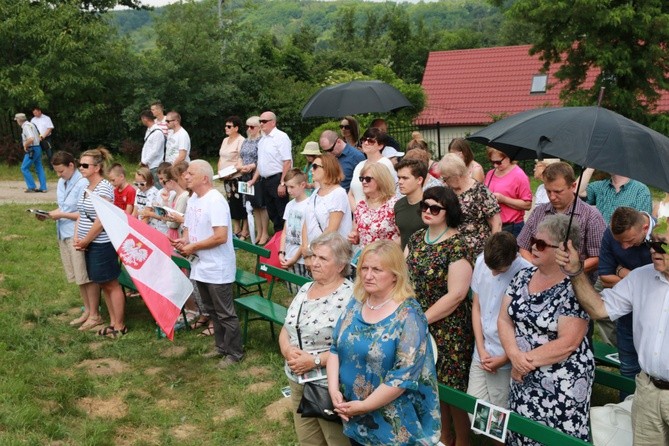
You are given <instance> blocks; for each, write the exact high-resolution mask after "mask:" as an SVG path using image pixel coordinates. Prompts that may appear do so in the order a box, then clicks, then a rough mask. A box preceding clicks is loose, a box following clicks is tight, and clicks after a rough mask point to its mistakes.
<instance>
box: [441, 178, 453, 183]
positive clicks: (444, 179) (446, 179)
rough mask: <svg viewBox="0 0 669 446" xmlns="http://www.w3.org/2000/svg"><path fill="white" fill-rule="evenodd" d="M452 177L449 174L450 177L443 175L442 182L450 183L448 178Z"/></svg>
mask: <svg viewBox="0 0 669 446" xmlns="http://www.w3.org/2000/svg"><path fill="white" fill-rule="evenodd" d="M450 179H451V177H450V176H448V177H444V176H442V177H441V182H442V183H444V184H446V183H448V180H450Z"/></svg>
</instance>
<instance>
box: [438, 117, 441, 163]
mask: <svg viewBox="0 0 669 446" xmlns="http://www.w3.org/2000/svg"><path fill="white" fill-rule="evenodd" d="M437 155H438V156H439V159H440V160H441V123H440V122H439V121H437Z"/></svg>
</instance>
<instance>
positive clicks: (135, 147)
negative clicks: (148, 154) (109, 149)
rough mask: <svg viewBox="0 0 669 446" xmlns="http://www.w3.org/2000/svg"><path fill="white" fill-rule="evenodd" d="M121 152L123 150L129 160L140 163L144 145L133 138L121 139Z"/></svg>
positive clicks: (122, 152)
mask: <svg viewBox="0 0 669 446" xmlns="http://www.w3.org/2000/svg"><path fill="white" fill-rule="evenodd" d="M119 152H121V154H122V155H123V156H125V158H126V159H127V160H128V161H131V162H134V163H139V161H140V159H141V157H142V145H141V144H139V143H138V142H136V141H133V140H132V139H129V138H126V139H124V140H123V141H121V147H120V148H119Z"/></svg>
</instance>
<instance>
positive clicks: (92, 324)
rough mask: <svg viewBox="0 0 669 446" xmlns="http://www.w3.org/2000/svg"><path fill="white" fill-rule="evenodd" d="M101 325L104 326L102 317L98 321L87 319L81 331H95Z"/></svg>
mask: <svg viewBox="0 0 669 446" xmlns="http://www.w3.org/2000/svg"><path fill="white" fill-rule="evenodd" d="M100 325H102V317H98V318H97V319H92V318H90V317H89V318H88V319H86V322H84V323H83V324H81V326H79V331H86V330H93V329H95V328H97V327H98V326H100Z"/></svg>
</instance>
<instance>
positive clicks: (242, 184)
mask: <svg viewBox="0 0 669 446" xmlns="http://www.w3.org/2000/svg"><path fill="white" fill-rule="evenodd" d="M237 191H238V192H239V193H240V194H244V195H255V191H256V187H255V186H251V187H249V184H248V183H247V182H246V181H239V182H238V185H237Z"/></svg>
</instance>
